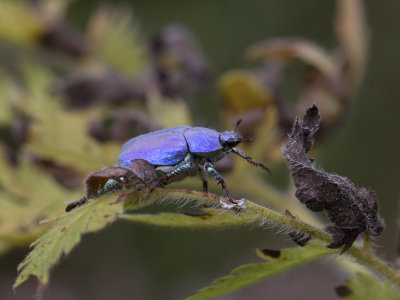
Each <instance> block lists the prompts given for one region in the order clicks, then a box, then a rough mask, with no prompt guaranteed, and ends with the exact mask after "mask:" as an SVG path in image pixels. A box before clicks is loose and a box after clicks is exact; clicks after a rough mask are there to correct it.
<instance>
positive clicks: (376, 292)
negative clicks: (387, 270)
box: [336, 272, 400, 300]
mask: <svg viewBox="0 0 400 300" xmlns="http://www.w3.org/2000/svg"><path fill="white" fill-rule="evenodd" d="M336 293H337V294H338V295H339V297H341V298H343V299H347V300H364V299H369V300H381V299H385V300H396V299H399V298H400V294H399V292H398V291H396V290H395V289H394V288H393V286H392V285H391V284H390V283H388V282H379V280H378V279H377V278H375V277H373V276H371V275H368V274H365V273H361V272H359V273H357V278H356V279H350V280H347V281H346V285H343V286H338V287H336Z"/></svg>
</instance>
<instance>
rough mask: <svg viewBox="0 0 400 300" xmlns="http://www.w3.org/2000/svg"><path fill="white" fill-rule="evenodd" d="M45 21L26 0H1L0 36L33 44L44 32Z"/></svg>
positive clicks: (16, 41)
mask: <svg viewBox="0 0 400 300" xmlns="http://www.w3.org/2000/svg"><path fill="white" fill-rule="evenodd" d="M43 30H44V23H43V22H42V21H41V20H40V18H39V17H38V16H36V15H35V14H34V12H33V10H31V9H30V7H29V5H28V4H27V2H26V1H21V0H2V1H1V2H0V37H2V38H5V39H7V40H10V41H12V42H15V43H20V44H24V45H29V44H32V43H33V42H34V41H36V39H37V37H38V36H39V35H40V34H41V33H42V32H43Z"/></svg>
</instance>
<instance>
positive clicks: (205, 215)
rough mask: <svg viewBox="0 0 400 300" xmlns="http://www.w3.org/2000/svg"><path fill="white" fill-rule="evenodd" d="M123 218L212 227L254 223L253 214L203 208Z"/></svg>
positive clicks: (153, 223) (155, 223) (143, 221)
mask: <svg viewBox="0 0 400 300" xmlns="http://www.w3.org/2000/svg"><path fill="white" fill-rule="evenodd" d="M121 218H122V219H125V220H129V221H135V222H141V223H146V224H151V225H158V226H170V227H191V228H210V227H227V226H235V225H243V224H254V220H255V217H254V216H253V215H251V214H247V213H241V212H234V211H226V210H222V209H209V208H208V209H207V208H206V209H202V211H201V212H199V213H158V214H124V215H122V216H121Z"/></svg>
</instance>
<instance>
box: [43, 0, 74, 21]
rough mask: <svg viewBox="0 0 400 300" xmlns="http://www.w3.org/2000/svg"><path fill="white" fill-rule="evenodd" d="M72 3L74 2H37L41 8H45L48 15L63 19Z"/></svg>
mask: <svg viewBox="0 0 400 300" xmlns="http://www.w3.org/2000/svg"><path fill="white" fill-rule="evenodd" d="M72 1H73V0H40V1H36V2H37V3H38V5H39V6H40V7H43V9H44V11H45V12H46V14H47V15H49V16H51V17H63V16H64V15H65V13H66V11H67V8H68V6H69V5H70V3H71V2H72Z"/></svg>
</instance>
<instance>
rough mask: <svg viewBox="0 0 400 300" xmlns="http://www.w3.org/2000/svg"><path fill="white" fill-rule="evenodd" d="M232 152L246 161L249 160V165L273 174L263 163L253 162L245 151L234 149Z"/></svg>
mask: <svg viewBox="0 0 400 300" xmlns="http://www.w3.org/2000/svg"><path fill="white" fill-rule="evenodd" d="M232 152H233V153H235V154H237V155H239V156H240V157H242V158H244V159H245V160H247V161H248V162H249V163H251V164H252V165H254V166H256V167H261V168H263V169H264V170H267V171H268V172H269V174H271V171H270V170H269V169H268V167H267V166H265V165H263V164H262V163H260V162H258V161H255V160H253V159H252V158H251V157H250V156H248V155H247V154H246V153H245V152H244V151H242V150H240V149H238V148H236V147H233V148H232Z"/></svg>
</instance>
